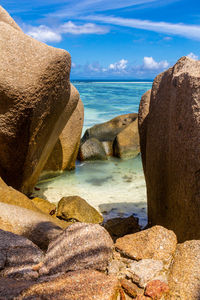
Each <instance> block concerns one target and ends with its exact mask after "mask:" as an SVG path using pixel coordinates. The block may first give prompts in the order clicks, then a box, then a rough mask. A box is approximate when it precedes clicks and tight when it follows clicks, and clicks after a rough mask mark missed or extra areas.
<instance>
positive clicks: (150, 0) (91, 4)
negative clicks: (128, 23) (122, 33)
mask: <svg viewBox="0 0 200 300" xmlns="http://www.w3.org/2000/svg"><path fill="white" fill-rule="evenodd" d="M176 1H180V0H165V1H163V0H115V1H108V0H68V1H61V2H65V3H63V4H64V5H63V7H62V9H60V10H58V11H55V12H53V13H50V14H48V15H47V16H48V17H54V18H66V17H72V16H73V17H74V16H84V15H85V16H86V15H88V14H90V13H96V12H104V11H108V10H114V9H122V8H126V7H134V8H137V7H140V6H141V5H142V6H143V7H144V6H145V5H148V6H149V5H158V4H159V5H168V4H169V3H171V2H176Z"/></svg>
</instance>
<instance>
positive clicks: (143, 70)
mask: <svg viewBox="0 0 200 300" xmlns="http://www.w3.org/2000/svg"><path fill="white" fill-rule="evenodd" d="M167 67H169V63H168V62H167V61H166V60H163V61H160V62H157V61H156V60H155V59H154V58H153V57H148V56H145V57H144V58H143V62H142V63H141V64H133V63H129V62H128V60H126V59H124V58H122V59H121V60H119V61H117V62H115V63H111V64H109V65H108V66H107V67H105V66H102V65H100V63H99V62H94V63H87V64H85V65H76V68H73V70H72V72H73V74H78V75H80V74H81V75H83V76H87V77H89V76H93V75H94V76H99V78H100V77H105V76H108V77H109V76H120V75H123V76H129V77H134V76H138V77H146V78H147V77H149V76H150V77H151V78H153V77H155V76H156V75H157V74H158V73H160V72H162V71H163V70H164V69H166V68H167ZM134 78H135V77H134Z"/></svg>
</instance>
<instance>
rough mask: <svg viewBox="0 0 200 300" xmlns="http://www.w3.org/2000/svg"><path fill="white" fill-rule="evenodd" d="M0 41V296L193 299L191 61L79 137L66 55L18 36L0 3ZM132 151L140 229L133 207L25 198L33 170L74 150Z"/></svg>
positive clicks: (89, 154) (195, 214) (60, 162)
mask: <svg viewBox="0 0 200 300" xmlns="http://www.w3.org/2000/svg"><path fill="white" fill-rule="evenodd" d="M0 48H1V55H0V65H1V68H0V124H1V126H0V145H1V147H0V299H2V300H4V299H5V300H7V299H8V300H9V299H16V300H17V299H27V300H28V299H58V300H61V299H62V300H63V299H66V300H94V299H96V300H126V299H137V300H139V299H140V300H143V299H144V300H145V299H154V300H158V299H161V300H162V299H163V300H178V299H182V300H193V299H194V300H199V299H200V268H199V266H200V240H199V237H200V230H199V226H198V225H199V219H200V205H199V204H200V181H199V179H200V176H199V170H200V162H199V157H200V148H199V132H200V102H199V93H200V88H199V78H200V71H199V70H200V68H199V67H200V62H199V61H194V60H192V59H189V58H186V57H183V58H181V59H180V60H179V61H178V62H177V63H176V64H175V66H174V67H172V68H170V69H169V70H167V71H166V72H164V73H162V74H160V75H158V76H157V77H156V78H155V80H154V83H153V88H152V90H151V91H149V92H147V93H146V94H145V95H144V96H143V97H142V99H141V103H140V109H139V114H138V115H137V114H133V113H130V114H127V115H122V116H118V117H116V118H114V119H112V120H110V121H108V122H106V123H103V124H99V125H96V126H94V127H93V128H90V129H88V130H87V131H86V133H85V135H84V136H83V138H82V139H81V132H82V126H83V118H84V108H83V104H82V102H81V99H80V96H79V93H78V91H77V90H76V89H75V88H74V87H73V85H72V84H71V83H70V81H69V76H70V67H71V66H70V65H71V61H70V55H69V53H67V52H66V51H64V50H60V49H55V48H53V47H49V46H47V45H45V44H43V43H40V42H38V41H36V40H34V39H32V38H31V37H28V36H27V35H25V34H24V33H23V32H22V30H21V29H20V28H19V26H18V25H17V24H16V23H15V22H14V20H13V19H12V18H11V17H10V16H9V15H8V13H7V12H6V11H5V10H4V9H3V8H2V7H1V6H0ZM38 66H39V67H38ZM138 124H139V134H138ZM139 136H140V137H139ZM139 143H140V145H139ZM140 150H141V155H142V161H143V167H144V173H145V178H146V183H147V196H148V218H149V224H148V226H147V228H145V229H143V230H141V228H140V226H139V224H138V220H137V219H136V218H135V217H134V216H130V217H129V218H125V219H120V218H116V219H113V220H109V221H107V222H104V220H103V217H102V216H101V214H100V213H99V212H98V211H97V210H96V209H95V208H93V207H92V206H91V205H89V204H88V203H87V202H86V201H85V200H84V199H82V198H80V197H78V196H76V195H74V196H72V197H63V198H62V199H60V201H59V203H58V205H57V206H56V205H55V204H52V203H50V202H49V201H47V200H45V199H42V198H32V197H30V194H31V193H32V191H33V188H34V186H35V184H36V183H37V180H38V178H39V176H40V175H41V173H42V172H43V173H44V174H46V175H45V176H48V174H50V172H62V171H63V170H64V169H73V168H74V167H75V160H76V158H77V156H78V158H79V159H80V160H91V159H95V160H96V159H107V158H108V157H109V156H116V157H119V158H124V157H125V158H126V157H130V156H135V155H138V153H139V152H140Z"/></svg>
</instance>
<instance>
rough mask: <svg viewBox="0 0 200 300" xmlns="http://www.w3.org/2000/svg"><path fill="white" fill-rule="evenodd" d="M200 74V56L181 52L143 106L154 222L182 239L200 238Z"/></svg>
mask: <svg viewBox="0 0 200 300" xmlns="http://www.w3.org/2000/svg"><path fill="white" fill-rule="evenodd" d="M199 79H200V61H195V60H193V59H190V58H188V57H182V58H181V59H180V60H179V61H178V62H177V63H176V64H175V65H174V66H173V67H172V68H170V69H169V70H167V71H165V72H164V73H161V74H160V75H158V76H157V77H156V78H155V80H154V83H153V87H152V92H151V97H149V95H148V96H147V97H146V100H144V99H143V100H142V103H141V105H140V110H139V126H140V139H141V150H142V158H143V165H144V171H145V177H146V183H147V197H148V218H149V223H150V224H152V225H155V224H160V225H163V226H164V227H167V228H169V229H172V230H173V231H174V232H175V233H176V235H177V237H178V240H179V241H185V240H188V239H199V238H200V230H199V219H200V145H199V141H200V101H199V94H200V80H199ZM143 104H144V105H143Z"/></svg>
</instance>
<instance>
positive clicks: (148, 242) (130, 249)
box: [115, 226, 177, 262]
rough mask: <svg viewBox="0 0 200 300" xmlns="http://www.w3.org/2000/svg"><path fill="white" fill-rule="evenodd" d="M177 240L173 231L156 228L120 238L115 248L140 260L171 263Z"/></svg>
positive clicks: (160, 227)
mask: <svg viewBox="0 0 200 300" xmlns="http://www.w3.org/2000/svg"><path fill="white" fill-rule="evenodd" d="M176 244H177V239H176V235H175V234H174V232H173V231H171V230H167V229H166V228H164V227H162V226H154V227H152V228H150V229H146V230H143V231H140V232H137V233H134V234H129V235H125V236H124V237H122V238H119V239H118V240H117V241H116V243H115V247H116V249H117V250H118V251H120V252H122V253H123V254H125V255H126V256H128V257H130V258H133V259H136V260H140V259H145V258H152V259H155V260H163V261H166V262H169V261H170V260H171V258H172V255H173V253H174V252H175V250H176Z"/></svg>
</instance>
